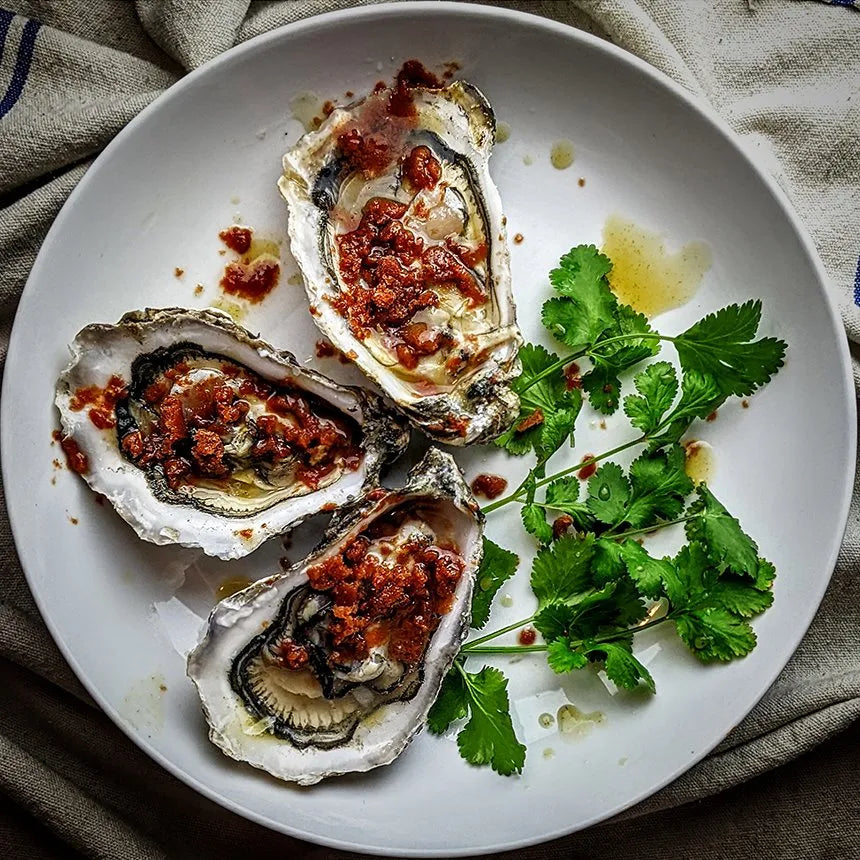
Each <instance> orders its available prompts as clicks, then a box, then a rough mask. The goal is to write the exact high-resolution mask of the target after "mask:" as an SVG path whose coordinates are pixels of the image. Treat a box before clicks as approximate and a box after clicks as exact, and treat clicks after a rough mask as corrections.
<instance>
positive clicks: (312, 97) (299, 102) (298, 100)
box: [290, 90, 323, 131]
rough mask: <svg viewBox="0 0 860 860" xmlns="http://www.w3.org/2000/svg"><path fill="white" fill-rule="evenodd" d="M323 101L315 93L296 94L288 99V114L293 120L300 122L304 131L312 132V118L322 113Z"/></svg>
mask: <svg viewBox="0 0 860 860" xmlns="http://www.w3.org/2000/svg"><path fill="white" fill-rule="evenodd" d="M322 106H323V100H322V99H321V98H320V97H319V96H318V95H317V94H316V93H315V92H311V91H310V90H309V91H308V92H304V93H297V94H296V95H295V96H293V98H291V99H290V112H291V113H292V115H293V119H294V120H296V121H297V122H300V123H301V124H302V125H303V126H304V129H305V131H312V130H313V128H314V117H316V116H318V115H319V114H320V113H321V112H322Z"/></svg>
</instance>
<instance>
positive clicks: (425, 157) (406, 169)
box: [402, 146, 442, 191]
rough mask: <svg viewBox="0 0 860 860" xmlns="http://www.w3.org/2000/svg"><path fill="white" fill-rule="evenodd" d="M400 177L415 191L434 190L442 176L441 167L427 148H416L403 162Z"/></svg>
mask: <svg viewBox="0 0 860 860" xmlns="http://www.w3.org/2000/svg"><path fill="white" fill-rule="evenodd" d="M402 176H403V178H404V179H405V180H406V181H407V182H408V183H409V185H410V186H411V188H412V189H413V190H415V191H420V190H421V189H422V188H435V187H436V183H437V182H438V181H439V179H440V178H441V176H442V165H441V164H440V163H439V162H438V161H437V160H436V159H435V158H434V157H433V153H432V152H431V151H430V147H429V146H416V147H414V149H413V150H412V152H410V153H409V155H407V156H406V158H405V159H404V160H403V172H402Z"/></svg>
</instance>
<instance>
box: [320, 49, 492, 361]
mask: <svg viewBox="0 0 860 860" xmlns="http://www.w3.org/2000/svg"><path fill="white" fill-rule="evenodd" d="M419 86H421V87H429V88H439V87H441V86H443V84H442V82H441V81H440V80H439V79H438V78H437V77H436V76H435V75H433V74H432V73H431V72H429V71H428V70H427V69H425V68H424V67H423V66H422V65H421V64H420V63H419V62H417V61H416V60H410V61H408V62H406V63H404V65H403V67H402V68H401V70H400V71H399V72H398V74H397V78H396V80H395V84H394V86H393V87H391V88H388V87H386V86H385V85H384V84H382V86H381V87H379V86H378V87H377V89H376V90H374V92H375V93H376V95H374V96H371V97H370V98H369V99H368V100H367V102H366V103H365V105H364V107H363V109H362V110H361V111H360V112H359V114H358V116H357V118H354V119H352V120H351V121H350V123H349V125H348V126H346V127H344V129H343V130H342V131H341V133H340V134H338V136H337V147H338V150H339V152H340V156H341V158H342V160H343V163H344V165H345V169H346V170H347V171H348V172H361V173H362V174H363V175H364V177H365V178H366V179H372V178H373V177H376V176H380V175H381V174H383V173H385V172H386V171H388V170H392V169H393V170H394V171H395V172H396V173H397V174H398V175H399V184H400V187H401V189H402V193H401V196H403V197H411V198H412V199H411V201H410V202H408V203H407V202H402V201H401V200H395V199H391V198H388V197H373V198H371V199H370V200H368V201H367V202H366V203H365V204H364V206H363V207H362V210H361V219H360V221H359V223H358V225H357V226H355V227H354V229H352V230H349V231H348V232H345V233H342V234H340V235H338V236H337V237H336V242H337V251H338V268H339V271H340V276H341V284H342V290H341V292H340V294H339V295H338V296H337V297H336V298H335V299H333V300H332V305H333V306H334V308H335V310H336V311H337V312H338V313H339V314H341V316H343V317H344V318H345V319H346V320H347V322H348V323H349V326H350V329H351V331H352V333H353V334H354V335H355V336H356V337H357V338H359V339H360V340H363V339H365V338H367V337H368V336H369V335H370V334H371V332H373V331H376V332H378V333H380V334H382V335H384V336H385V339H386V345H387V346H388V347H389V348H390V349H391V350H392V351H393V352H394V353H395V354H396V356H397V359H398V361H399V363H400V364H401V365H402V366H403V367H405V368H406V369H407V370H414V369H415V368H416V367H417V366H418V363H419V362H420V360H421V358H422V357H424V356H429V355H434V354H435V353H437V352H439V351H440V350H443V349H448V348H451V347H452V346H454V337H453V336H452V335H451V334H450V333H449V332H447V331H445V330H444V329H441V328H431V327H429V326H428V324H427V323H426V322H422V321H418V320H416V319H415V317H416V315H417V314H419V313H420V312H421V311H424V310H428V309H431V308H435V307H437V306H438V305H439V303H440V295H441V294H443V293H447V292H457V293H460V294H461V295H462V296H464V297H465V299H466V300H467V306H468V307H469V308H476V307H478V306H480V305H483V304H485V303H486V301H487V299H488V296H487V293H486V290H485V286H484V285H483V284H482V283H481V279H480V278H479V276H478V275H477V274H476V272H475V267H476V266H477V265H479V264H480V263H482V262H484V261H485V260H486V257H487V246H486V242H480V243H478V245H477V247H471V246H470V245H468V244H462V243H459V242H457V241H456V240H455V238H454V237H453V236H452V235H448V236H445V237H443V238H442V239H432V238H429V236H430V234H431V233H432V232H433V231H429V232H427V233H426V236H422V235H419V232H420V231H421V227H422V225H423V224H424V223H426V222H427V219H428V217H429V215H430V211H431V207H430V206H429V205H428V200H430V201H432V200H435V199H437V198H438V201H439V202H440V203H441V202H442V201H443V200H444V196H445V189H446V188H447V185H446V183H445V181H444V176H443V167H442V163H441V162H440V161H439V159H438V158H437V157H436V156H435V155H434V154H433V151H432V150H431V149H430V147H429V146H427V145H424V144H419V145H417V146H410V145H409V143H408V137H409V132H410V129H412V128H414V126H415V123H416V118H417V111H416V108H415V105H414V103H413V98H414V90H415V88H416V87H419ZM431 193H432V196H431V197H430V198H427V196H426V195H427V194H431ZM352 223H353V224H354V222H352ZM459 369H460V366H459V365H454V366H452V367H450V368H449V370H451V371H456V370H459Z"/></svg>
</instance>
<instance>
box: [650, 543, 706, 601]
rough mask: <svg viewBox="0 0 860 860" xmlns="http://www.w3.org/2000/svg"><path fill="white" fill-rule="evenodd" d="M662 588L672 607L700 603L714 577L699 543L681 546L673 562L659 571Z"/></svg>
mask: <svg viewBox="0 0 860 860" xmlns="http://www.w3.org/2000/svg"><path fill="white" fill-rule="evenodd" d="M661 573H662V575H663V589H664V591H665V592H666V597H668V598H669V601H670V602H671V604H672V608H673V609H675V608H678V609H685V608H688V607H695V606H698V605H701V603H702V601H703V600H704V599H705V598H706V597H707V594H708V590H709V589H710V587H711V585H712V584H713V582H714V580H715V577H714V576H713V573H712V572H711V571H710V570H709V568H708V557H707V555H706V554H705V550H704V548H703V547H702V545H701V544H699V543H689V544H687V545H686V546H683V547H681V549H680V551H679V552H678V554H677V555H676V556H675V558H674V559H673V563H672V564H670V565H669V566H668V567H666V568H663V570H662V571H661Z"/></svg>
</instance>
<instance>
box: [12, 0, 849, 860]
mask: <svg viewBox="0 0 860 860" xmlns="http://www.w3.org/2000/svg"><path fill="white" fill-rule="evenodd" d="M348 5H351V4H350V3H348V2H337V0H295V2H258V3H249V2H247V0H163V2H161V1H160V0H136V2H133V3H132V2H125V0H52V2H49V0H30V2H27V0H0V99H2V101H0V206H2V207H4V208H3V209H2V211H0V320H1V321H0V328H2V349H3V354H4V355H5V348H6V344H7V343H8V336H9V330H10V327H11V323H12V319H13V315H14V312H15V307H16V304H17V300H18V296H19V295H20V292H21V289H22V288H23V286H24V283H25V281H26V278H27V275H28V272H29V270H30V267H31V265H32V263H33V259H34V257H35V254H36V252H37V250H38V248H39V245H40V243H41V241H42V239H43V237H44V235H45V233H46V231H47V230H48V228H49V226H50V224H51V222H52V220H53V219H54V217H55V215H56V214H57V212H58V210H59V209H60V207H61V206H62V204H63V201H64V200H65V198H66V196H67V195H68V193H69V192H70V191H71V189H72V188H73V187H74V185H75V183H76V182H77V181H78V180H79V179H80V178H81V176H82V175H83V174H84V172H85V171H86V169H87V167H88V166H89V164H90V163H91V161H92V159H93V158H94V157H95V156H96V155H97V154H98V152H99V150H100V149H101V148H102V147H103V146H104V145H105V144H106V143H107V142H108V141H109V140H110V139H111V138H112V137H113V136H114V135H115V134H116V133H117V132H118V131H119V130H120V129H121V128H122V127H123V125H125V123H126V122H128V121H129V120H130V119H131V118H132V117H133V116H134V115H135V114H136V113H137V112H138V111H140V110H141V109H142V108H143V107H145V106H146V105H147V104H149V103H150V102H151V101H152V100H153V99H154V98H156V97H157V96H158V95H159V94H160V93H161V92H163V91H164V89H165V88H167V87H169V86H170V85H171V84H172V83H174V82H175V81H176V80H177V79H178V78H179V77H180V76H181V75H182V74H183V73H185V72H186V71H188V70H190V69H193V68H195V67H197V66H199V65H201V64H202V63H204V62H206V61H207V60H209V59H211V58H212V57H214V56H215V55H216V54H218V53H219V52H221V51H224V50H226V49H228V48H230V47H231V46H232V45H234V44H237V43H239V42H242V41H244V40H246V39H249V38H251V37H253V36H256V35H257V34H259V33H262V32H264V31H267V30H270V29H272V28H273V27H277V26H280V25H282V24H286V23H289V22H291V21H296V20H298V19H301V18H305V17H307V16H309V15H313V14H319V13H322V12H326V11H330V10H332V9H335V8H342V7H344V6H348ZM498 5H506V6H510V7H515V8H518V9H522V10H525V11H529V12H533V13H535V14H540V15H546V16H548V17H551V18H554V19H556V20H559V21H563V22H565V23H568V24H571V25H573V26H575V27H580V28H582V29H585V30H588V31H590V32H593V33H595V34H597V35H598V36H600V37H602V38H606V39H609V40H611V41H613V42H615V43H616V44H618V45H620V46H622V47H624V48H626V49H627V50H630V51H631V52H633V53H635V54H637V55H638V56H640V57H642V58H644V59H645V60H647V61H648V62H650V63H652V64H653V65H654V66H656V67H657V68H659V69H661V70H662V71H664V72H666V73H667V74H668V75H670V76H671V77H673V78H674V79H675V80H677V81H679V82H680V83H681V84H682V85H683V86H685V87H686V88H687V89H689V90H691V91H692V92H693V93H695V94H696V95H698V96H699V97H701V98H702V99H704V100H706V101H708V102H710V104H711V105H713V107H714V108H715V109H716V110H717V111H718V112H719V113H721V114H722V116H723V117H724V118H725V119H726V120H727V121H728V122H729V123H730V124H731V125H732V126H733V128H734V129H735V131H736V132H737V133H738V134H739V135H740V138H741V140H742V141H744V143H745V145H746V146H747V147H748V148H749V149H750V151H751V152H752V153H753V154H754V156H755V157H756V158H757V159H758V160H759V162H760V163H762V164H763V165H764V166H765V167H766V169H768V170H770V171H771V172H772V173H773V174H774V175H775V176H776V178H777V180H778V182H779V183H780V184H781V185H782V187H783V188H784V189H785V191H786V192H787V193H788V195H789V197H790V198H791V199H792V201H793V202H794V205H795V206H796V208H797V210H798V212H799V213H800V215H801V218H802V219H803V220H804V221H805V223H806V225H807V227H808V228H809V230H810V232H811V233H812V236H813V238H814V240H815V243H816V245H817V247H818V250H819V252H820V254H821V257H822V259H823V261H824V264H825V267H826V269H827V272H828V275H829V276H830V279H831V289H832V294H833V297H834V300H835V301H836V302H837V303H838V304H839V307H840V309H841V312H842V316H843V319H844V322H845V327H846V330H847V333H848V337H849V340H850V342H851V348H852V352H853V355H854V367H855V376H857V378H858V380H860V373H858V368H860V360H858V359H860V260H858V255H860V140H858V138H860V12H858V10H857V9H855V8H852V6H853V0H841V2H837V3H833V4H830V5H827V4H824V3H819V2H802V0H798V2H792V0H707V2H705V0H593V2H588V0H577V2H570V3H568V2H517V3H506V4H498ZM2 7H8V9H9V11H4V10H3V8H2ZM13 13H17V14H13ZM4 93H5V95H4ZM7 408H8V405H7ZM810 528H811V532H812V533H811V535H810V539H814V523H811V524H810ZM46 539H50V536H49V535H46ZM0 563H2V586H0V598H2V602H0V652H2V653H0V678H2V681H0V689H2V694H1V695H2V700H3V706H2V709H0V797H2V799H3V804H2V806H0V846H2V847H3V849H5V850H3V854H4V856H9V857H61V856H62V857H66V856H75V855H83V856H92V857H110V858H126V857H128V858H131V857H134V858H138V857H146V858H149V857H162V856H172V857H204V856H205V857H237V858H238V857H243V858H244V857H246V856H251V855H257V856H272V854H273V853H274V852H279V853H283V852H286V854H287V856H291V855H292V856H295V855H303V856H314V857H333V856H342V855H340V854H339V853H338V852H334V851H330V850H328V849H321V848H315V847H313V846H310V845H306V844H304V843H301V842H298V841H297V840H292V839H289V838H287V837H284V836H280V835H278V834H274V833H270V832H268V831H266V830H264V829H262V828H260V827H257V826H256V825H253V824H250V823H249V822H246V821H244V820H243V819H240V818H239V817H237V816H235V815H232V814H231V813H229V812H226V811H224V810H222V809H221V808H220V807H217V806H215V805H214V804H212V803H210V802H209V801H207V800H204V799H203V798H202V797H199V796H198V795H196V794H195V793H194V792H193V791H191V790H190V789H188V788H186V787H185V786H184V785H183V784H181V783H180V782H178V781H177V780H175V779H174V778H173V777H171V776H169V775H168V774H167V773H166V772H165V771H163V770H161V768H159V767H158V766H157V765H156V764H155V763H153V762H152V761H150V760H149V759H148V758H147V757H146V756H145V755H144V754H143V753H141V752H140V751H139V750H137V748H136V747H134V746H133V745H132V744H131V742H130V741H128V740H127V739H126V738H125V737H124V736H123V735H122V734H121V733H120V732H119V730H118V729H116V728H115V727H114V726H113V724H112V723H110V722H109V721H108V719H107V718H106V717H105V716H104V715H103V714H102V713H101V711H100V710H99V709H98V708H97V707H96V706H95V705H94V704H93V702H92V700H91V699H90V698H89V697H88V696H87V694H86V693H85V692H84V691H83V689H82V688H81V686H80V684H79V683H78V682H77V680H76V679H75V677H74V675H73V674H72V672H71V671H70V669H69V668H68V666H67V665H66V663H65V661H64V660H63V658H62V657H61V656H60V654H59V652H58V651H57V649H56V647H55V646H54V643H53V641H52V640H51V638H50V636H49V635H48V633H47V630H46V629H45V627H44V625H43V623H42V621H41V619H40V617H39V613H38V612H37V610H36V607H35V605H34V603H33V600H32V597H31V596H30V593H29V591H28V588H27V585H26V583H25V580H24V576H23V574H22V572H21V568H20V565H19V563H18V560H17V557H16V554H15V549H14V547H13V544H12V539H11V535H10V533H9V527H8V524H7V522H6V519H5V511H4V512H2V524H0ZM858 715H860V499H858V493H857V491H856V490H855V496H854V503H853V507H852V510H851V515H850V519H849V523H848V531H847V535H846V538H845V543H844V545H843V548H842V552H841V555H840V557H839V562H838V566H837V569H836V573H835V575H834V578H833V581H832V584H831V586H830V588H829V590H828V592H827V596H826V597H825V600H824V603H823V605H822V607H821V610H820V611H819V613H818V615H817V617H816V619H815V621H814V622H813V624H812V627H811V629H810V631H809V633H808V634H807V636H806V638H805V639H804V641H803V643H802V644H801V646H800V648H799V649H798V651H797V653H796V654H795V655H794V657H793V658H792V660H791V662H790V663H789V664H788V666H787V667H786V669H785V671H784V672H783V673H782V675H781V676H780V677H779V679H778V680H777V682H776V683H775V684H774V686H773V687H772V688H771V690H770V691H769V692H768V693H767V695H766V696H765V697H764V699H763V700H762V702H761V703H760V704H759V705H758V707H757V708H756V709H755V710H754V711H753V712H752V713H751V714H750V716H749V717H748V718H747V719H746V720H745V721H744V722H743V723H742V724H741V725H739V726H738V727H737V728H736V729H735V730H734V731H733V732H732V733H731V735H729V737H728V738H727V739H726V740H725V741H724V742H723V743H722V744H721V745H720V747H719V748H718V749H717V750H716V751H715V752H714V753H713V754H712V755H711V756H709V757H708V758H707V759H705V760H704V761H703V762H701V763H700V764H699V765H697V766H696V767H694V768H693V769H692V770H691V771H689V772H688V773H687V774H685V775H684V776H683V777H681V778H680V779H679V780H677V781H676V782H675V783H674V784H672V785H671V786H669V787H668V788H666V789H665V790H663V791H662V792H660V793H659V794H657V795H656V796H654V797H653V798H651V799H650V800H648V801H646V802H645V803H643V804H641V805H640V806H638V807H636V808H635V809H633V810H631V811H629V812H628V813H626V814H625V815H623V816H621V817H620V818H618V819H616V820H615V821H613V822H610V823H607V824H605V825H603V826H600V827H597V828H593V829H592V830H590V831H587V832H585V833H581V834H576V835H574V836H573V837H570V838H568V839H565V840H560V841H559V842H556V843H554V844H551V845H545V846H541V847H536V848H534V849H529V850H528V851H524V852H521V853H520V854H519V856H526V857H536V858H538V857H540V858H543V857H556V856H558V857H570V856H576V857H589V858H615V857H637V858H646V859H647V858H657V857H659V858H667V857H669V858H671V857H692V856H695V857H697V858H736V857H737V858H741V857H743V858H746V857H753V856H760V857H804V858H805V857H821V858H831V857H832V858H849V857H858V856H860V835H858V833H860V814H858V796H860V779H858V774H857V768H856V766H855V765H856V763H857V762H858V761H860V732H858V730H857V725H854V726H853V727H852V723H853V721H854V720H856V718H857V717H858ZM667 731H671V727H667ZM819 744H823V746H822V747H820V748H818V749H817V750H816V751H815V752H813V753H810V752H809V751H810V750H812V749H813V748H815V747H817V746H818V745H819ZM802 754H806V755H804V756H803V757H802V758H800V759H799V760H796V761H795V760H794V759H795V758H796V757H798V756H801V755H802ZM571 779H572V785H574V786H575V785H576V775H575V774H572V776H571ZM576 790H587V786H577V787H576ZM720 792H722V793H721V794H718V793H720ZM704 798H706V800H705V801H704V802H702V799H704ZM425 826H431V825H430V822H425ZM475 826H477V827H480V826H486V827H491V826H492V823H491V822H476V823H475Z"/></svg>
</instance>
